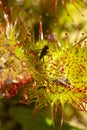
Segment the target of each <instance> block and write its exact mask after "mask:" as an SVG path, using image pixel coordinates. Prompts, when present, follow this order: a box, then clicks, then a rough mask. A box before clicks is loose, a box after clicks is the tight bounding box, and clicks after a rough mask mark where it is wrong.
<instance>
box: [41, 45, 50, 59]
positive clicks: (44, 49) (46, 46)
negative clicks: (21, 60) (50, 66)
mask: <svg viewBox="0 0 87 130" xmlns="http://www.w3.org/2000/svg"><path fill="white" fill-rule="evenodd" d="M48 49H49V47H48V45H45V46H44V47H43V49H42V51H41V54H40V59H42V58H43V57H44V56H45V55H46V54H47V53H48Z"/></svg>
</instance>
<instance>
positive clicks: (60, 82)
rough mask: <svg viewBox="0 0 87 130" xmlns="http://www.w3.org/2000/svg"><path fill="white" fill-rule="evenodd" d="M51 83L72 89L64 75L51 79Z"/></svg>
mask: <svg viewBox="0 0 87 130" xmlns="http://www.w3.org/2000/svg"><path fill="white" fill-rule="evenodd" d="M53 83H55V84H56V85H57V86H63V87H65V88H68V89H72V86H71V84H70V82H69V80H68V79H67V78H65V77H62V78H57V79H55V80H53Z"/></svg>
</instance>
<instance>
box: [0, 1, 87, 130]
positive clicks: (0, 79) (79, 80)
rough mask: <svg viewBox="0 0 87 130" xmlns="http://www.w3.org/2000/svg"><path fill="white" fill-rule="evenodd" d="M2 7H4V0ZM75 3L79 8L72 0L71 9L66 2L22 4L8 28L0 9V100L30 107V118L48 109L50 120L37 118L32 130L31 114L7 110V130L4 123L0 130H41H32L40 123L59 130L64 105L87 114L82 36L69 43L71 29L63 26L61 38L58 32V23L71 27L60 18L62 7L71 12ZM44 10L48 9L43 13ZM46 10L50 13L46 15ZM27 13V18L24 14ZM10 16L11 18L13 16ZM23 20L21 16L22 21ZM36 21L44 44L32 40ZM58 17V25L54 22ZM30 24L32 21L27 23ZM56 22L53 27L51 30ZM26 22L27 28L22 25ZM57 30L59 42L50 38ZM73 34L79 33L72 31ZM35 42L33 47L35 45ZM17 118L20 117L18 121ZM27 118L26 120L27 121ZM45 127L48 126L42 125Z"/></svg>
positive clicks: (85, 47)
mask: <svg viewBox="0 0 87 130" xmlns="http://www.w3.org/2000/svg"><path fill="white" fill-rule="evenodd" d="M0 2H1V1H0ZM56 2H58V3H56ZM7 3H9V0H8V1H7ZM77 3H79V5H81V4H82V3H81V2H79V1H78V0H77V2H76V3H75V2H74V0H72V1H67V2H66V1H62V2H61V1H56V0H55V1H53V0H52V1H51V2H50V1H46V2H44V1H36V5H34V3H33V2H32V1H28V0H27V1H26V2H25V1H24V3H22V4H21V5H20V6H19V8H18V9H19V10H20V11H19V13H18V14H17V24H16V20H14V22H12V16H11V13H7V9H6V8H5V7H4V4H3V3H2V2H1V3H0V5H1V6H2V9H3V13H4V18H5V22H6V27H5V26H4V27H3V26H2V24H0V93H1V95H0V99H2V100H3V99H9V100H10V99H12V102H13V101H14V98H15V99H16V102H18V103H19V102H21V103H23V104H27V106H28V105H30V107H32V105H34V114H36V113H37V112H38V111H39V110H40V109H41V110H43V108H45V107H47V108H49V106H50V113H51V116H52V118H51V117H50V118H49V117H47V116H45V117H43V116H42V115H38V117H39V119H38V120H37V121H36V122H34V124H35V125H33V124H32V122H33V116H32V115H31V108H28V109H27V108H21V109H20V107H17V108H15V107H13V108H12V110H10V108H8V109H9V110H10V111H8V113H9V114H11V115H12V113H15V114H14V117H13V120H12V122H13V125H12V126H11V125H10V124H9V122H7V124H5V127H2V129H6V127H8V128H7V130H8V129H12V128H13V126H14V124H15V121H14V119H15V120H16V121H17V123H19V124H22V125H23V130H25V129H42V126H40V127H39V128H38V126H39V125H40V123H41V124H42V125H43V130H44V129H52V124H53V127H54V129H55V130H56V129H61V127H62V124H63V118H64V117H63V115H64V109H65V106H66V104H68V105H70V106H72V108H74V109H77V110H81V111H84V112H87V110H86V104H87V101H86V98H87V81H86V80H87V75H86V72H87V67H86V66H87V58H86V55H87V43H86V42H87V41H86V39H87V36H85V37H84V34H83V35H82V38H80V40H79V41H75V42H72V41H69V36H68V33H67V31H68V29H67V27H70V29H71V33H70V34H72V31H73V29H72V28H71V25H68V24H67V25H66V26H65V25H64V26H65V28H64V30H66V32H65V37H63V36H62V35H63V33H64V30H62V27H61V26H62V25H63V24H64V23H67V22H70V23H71V22H72V20H71V19H72V18H71V16H70V17H69V18H70V19H69V18H66V17H67V16H65V11H66V13H67V14H68V15H70V13H68V11H67V7H69V8H68V9H70V10H73V8H71V5H74V6H75V7H76V9H77V10H78V8H77ZM11 4H12V3H11ZM16 4H17V3H16ZM43 5H44V6H43ZM48 5H50V8H49V10H48ZM57 6H58V7H59V8H58V7H57ZM29 7H32V8H31V10H32V12H33V11H35V10H36V12H35V14H34V15H32V13H31V18H30V17H29V18H30V19H29V18H28V13H27V9H28V8H29ZM61 7H62V8H63V7H64V9H65V10H61V11H60V10H59V9H60V8H61ZM79 7H80V6H79ZM8 8H9V5H8ZM51 8H52V9H54V10H51ZM5 9H6V10H5ZM57 9H58V10H59V16H58V17H59V18H58V17H56V14H57ZM28 11H29V12H30V10H28ZM37 11H38V14H37ZM78 11H79V10H78ZM79 12H80V11H79ZM22 13H23V14H22ZM9 14H10V15H9ZM13 14H15V12H14V13H13ZM73 14H74V13H73ZM24 15H26V19H25V18H24ZM29 15H30V13H29ZM40 15H42V21H43V22H42V21H41V22H42V23H43V27H44V33H46V37H44V40H37V38H35V36H37V35H34V29H35V26H37V21H39V17H40ZM61 15H62V18H63V21H62V18H61V17H60V16H61ZM81 15H82V14H81ZM8 16H9V17H8ZM21 16H23V19H21ZM36 16H37V18H36ZM63 16H64V17H63ZM34 18H35V20H34V22H32V21H33V19H34ZM37 19H38V20H37ZM51 20H52V21H51ZM55 20H56V22H55ZM58 20H59V23H58V24H57V25H56V26H55V23H57V21H58ZM53 21H54V22H53ZM28 22H29V24H27V23H28ZM46 23H47V24H46ZM45 25H47V26H45ZM52 25H53V26H52ZM59 25H60V27H59V31H57V32H56V34H59V33H60V36H59V39H60V40H59V39H58V38H57V37H56V35H55V34H54V33H53V31H54V30H55V31H56V29H57V27H58V26H59ZM33 26H34V28H33ZM75 26H76V25H75ZM37 27H38V26H37ZM39 28H40V27H39ZM77 28H78V27H77ZM47 29H48V30H47ZM2 30H3V31H2ZM78 30H79V28H78V29H77V31H78ZM35 31H36V32H35V34H36V33H37V34H38V32H37V30H36V29H35ZM18 33H19V35H18ZM39 33H42V32H39ZM38 35H40V34H38ZM49 37H50V38H49ZM52 38H53V39H52ZM78 39H79V38H78ZM78 39H77V40H78ZM35 40H37V41H36V42H35ZM70 40H71V39H70ZM75 40H76V39H75ZM46 47H47V48H46ZM43 51H44V52H43ZM41 55H42V57H41ZM84 104H85V105H84ZM58 108H60V109H61V111H62V114H61V116H62V117H61V121H60V122H59V121H58V124H60V128H59V127H58V126H57V125H56V126H55V123H54V120H55V113H56V114H57V110H58ZM72 108H71V109H72ZM1 109H2V108H1ZM14 109H15V110H14ZM48 111H49V110H48ZM21 113H23V115H22V114H21ZM40 114H41V113H40ZM59 114H60V113H59ZM24 115H25V116H24ZM27 115H29V117H28V116H27ZM2 117H3V115H2ZM23 118H24V119H23ZM59 118H60V117H59ZM3 119H4V117H3ZM49 119H50V120H49ZM28 120H29V124H31V125H30V126H29V125H28ZM42 120H43V121H42ZM40 121H41V122H40ZM46 121H47V122H48V124H46V123H47V122H46ZM1 124H2V122H1ZM49 124H50V125H49ZM19 126H20V125H19ZM66 128H67V129H71V130H73V129H74V128H73V127H69V126H68V125H66V124H65V126H64V128H63V129H66ZM14 129H16V128H14ZM20 129H21V126H20ZM76 130H77V129H76Z"/></svg>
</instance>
